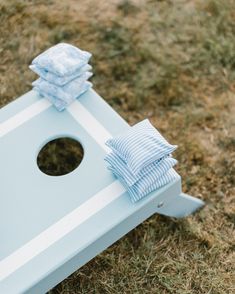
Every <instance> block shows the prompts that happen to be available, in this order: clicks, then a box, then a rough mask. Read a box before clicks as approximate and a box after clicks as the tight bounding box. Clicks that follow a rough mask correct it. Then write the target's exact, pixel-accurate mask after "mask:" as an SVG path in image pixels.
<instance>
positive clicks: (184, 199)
mask: <svg viewBox="0 0 235 294" xmlns="http://www.w3.org/2000/svg"><path fill="white" fill-rule="evenodd" d="M204 205H205V203H204V202H203V201H202V200H200V199H198V198H195V197H192V196H190V195H187V194H184V193H181V194H180V195H178V196H176V197H173V198H172V199H171V201H170V202H168V203H167V204H166V205H164V202H160V203H158V205H157V209H156V213H159V214H163V215H166V216H170V217H175V218H182V217H185V216H187V215H189V214H191V213H193V212H194V211H196V210H198V209H200V208H201V207H203V206H204Z"/></svg>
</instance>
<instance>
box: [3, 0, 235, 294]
mask: <svg viewBox="0 0 235 294" xmlns="http://www.w3.org/2000/svg"><path fill="white" fill-rule="evenodd" d="M234 11H235V3H234V1H233V0H226V1H223V0H208V1H200V0H197V1H186V0H181V1H179V0H176V1H170V0H168V1H167V0H165V1H164V0H162V1H157V0H155V1H154V0H152V1H150V0H148V1H147V0H146V1H141V0H139V1H138V0H135V1H128V0H125V1H118V0H115V1H101V0H99V1H97V0H80V1H75V0H68V1H65V0H64V1H63V0H61V1H53V0H50V1H45V0H44V1H43V0H41V1H17V0H11V1H7V0H1V1H0V20H1V26H0V44H1V46H0V52H1V58H0V72H1V75H0V84H1V87H0V95H1V99H0V106H4V105H6V104H7V103H9V102H10V101H12V100H13V99H15V98H16V97H17V96H19V95H21V94H23V93H24V92H25V91H27V90H29V89H30V88H31V82H32V81H33V80H34V79H35V75H34V74H33V73H31V72H30V70H29V69H28V65H29V64H30V62H31V60H32V58H33V57H35V56H36V55H37V54H38V53H40V52H41V51H43V50H44V49H46V48H48V47H49V46H51V45H53V44H55V43H58V42H60V41H66V42H69V43H72V44H75V45H77V46H79V47H81V48H84V49H86V50H88V51H91V52H92V53H93V59H92V65H93V67H94V72H95V75H94V78H93V83H94V88H95V90H97V92H98V93H100V94H101V95H102V96H103V97H104V98H105V99H106V100H107V101H108V102H109V103H110V104H111V105H112V106H113V107H114V108H115V109H116V110H117V111H118V112H119V113H120V114H121V115H122V116H123V117H124V118H125V119H126V120H127V121H128V122H130V123H131V124H133V123H136V122H137V121H139V120H141V119H143V118H145V117H149V118H150V119H151V121H152V122H153V124H154V125H155V126H156V127H157V128H158V129H159V130H160V131H161V132H162V133H163V134H164V136H166V137H167V138H168V139H169V140H170V141H171V142H172V143H176V144H178V145H179V148H178V151H177V152H176V158H177V159H178V160H179V164H178V167H177V170H178V172H179V173H180V174H181V175H182V178H183V186H184V191H185V192H188V193H190V194H192V195H196V196H199V197H201V198H203V199H204V200H205V201H206V203H207V205H206V207H205V208H204V209H203V210H201V211H200V212H198V213H196V214H195V215H193V216H190V217H188V218H186V219H183V220H174V219H169V218H165V217H162V216H159V215H155V216H153V217H151V218H150V219H148V220H147V221H145V222H144V223H143V224H142V225H140V226H139V227H138V228H136V229H135V230H133V231H132V232H131V233H129V234H128V235H127V236H126V237H124V238H122V240H120V241H118V242H117V243H116V244H114V245H113V246H112V247H111V248H109V249H108V250H106V251H105V252H104V253H102V254H101V255H99V256H98V257H96V258H95V259H93V260H92V261H91V262H89V263H88V264H87V265H85V266H84V267H83V268H82V269H80V270H79V271H77V272H76V273H74V274H73V275H72V276H70V277H69V278H67V279H66V280H65V281H63V282H62V283H61V284H60V285H58V286H57V287H56V288H55V289H53V290H51V291H50V293H180V294H186V293H195V294H197V293H203V294H204V293H211V294H229V293H234V292H235V288H234V284H235V281H234V270H235V269H234V261H235V259H234V257H235V254H234V244H235V238H234V222H235V205H234V182H235V181H234V175H235V168H234V166H235V156H234V155H235V152H234V149H235V148H234V147H235V141H234V138H235V129H234V128H235V120H234V117H235V116H234V113H235V99H234V98H235V83H234V77H235V40H234V34H235V26H234V23H235V13H234ZM55 205H56V203H55Z"/></svg>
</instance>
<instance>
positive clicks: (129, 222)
mask: <svg viewBox="0 0 235 294" xmlns="http://www.w3.org/2000/svg"><path fill="white" fill-rule="evenodd" d="M128 128H129V125H128V124H127V123H126V122H125V121H124V120H123V119H122V118H121V117H120V116H119V115H118V114H117V113H116V112H115V111H114V110H113V109H112V108H111V107H110V106H109V105H108V104H106V103H105V101H104V100H103V99H102V98H101V97H100V96H99V95H97V93H96V92H95V91H94V90H89V91H88V92H87V93H85V94H84V95H83V96H82V97H81V98H80V99H79V100H78V101H75V102H74V103H73V104H72V105H70V106H69V107H68V108H67V110H65V111H63V112H58V111H57V110H56V109H55V108H54V107H53V106H52V105H51V104H50V103H49V102H48V101H47V100H45V99H43V98H40V97H39V96H38V94H37V93H36V92H34V91H30V92H28V93H26V94H25V95H23V96H22V97H20V98H19V99H17V100H16V101H14V102H12V103H10V104H9V105H8V106H6V107H4V108H3V109H1V110H0V180H1V185H0V191H1V192H0V200H1V205H0V236H1V240H0V241H1V242H0V293H2V294H11V293H33V294H36V293H44V292H46V291H47V290H49V289H50V288H52V287H53V286H55V285H56V284H58V283H59V282H61V281H62V280H63V279H64V278H66V277H67V276H68V275H70V274H71V273H73V272H74V271H75V270H77V269H78V268H79V267H81V266H82V265H84V264H85V263H86V262H88V261H89V260H90V259H92V258H93V257H94V256H96V255H97V254H99V253H100V252H101V251H103V250H104V249H106V248H107V247H108V246H110V245H111V244H113V243H114V242H115V241H117V240H118V239H119V238H121V237H122V236H123V235H125V234H126V233H127V232H129V231H130V230H132V229H133V228H134V227H136V226H137V225H138V224H140V223H141V222H143V221H144V220H145V219H146V218H148V217H149V216H151V215H152V214H154V213H160V214H164V215H168V216H172V217H177V218H178V217H183V216H186V215H188V214H190V213H192V212H194V211H195V210H196V209H198V208H200V207H201V206H202V205H203V202H202V201H201V200H199V199H196V198H193V197H191V196H189V195H186V194H183V193H182V191H181V178H180V176H178V179H177V180H175V181H174V182H172V183H170V184H168V185H166V186H164V187H163V188H161V189H158V190H156V191H154V192H153V193H151V194H149V195H148V196H146V197H145V198H144V199H142V200H140V201H139V202H137V203H135V204H133V203H132V202H131V201H130V198H129V196H128V194H127V192H126V191H125V189H124V187H123V186H122V185H121V183H120V182H119V181H118V180H116V178H115V177H114V176H113V175H112V173H111V172H110V171H108V170H107V167H106V163H105V161H104V160H103V159H104V156H105V154H106V153H107V152H109V150H108V147H106V146H105V144H104V142H105V141H106V140H107V139H108V138H110V137H112V136H115V135H117V134H118V133H120V132H122V131H124V130H126V129H128ZM64 136H65V137H71V138H74V139H76V140H78V141H79V142H80V143H81V144H82V145H83V148H84V158H83V161H82V163H81V164H80V166H79V167H78V168H77V169H75V170H74V171H73V172H72V173H70V174H67V175H64V176H59V177H53V176H48V175H46V174H44V173H42V172H41V171H40V170H39V168H38V166H37V161H36V159H37V155H38V153H39V151H40V149H41V148H42V146H44V145H45V144H46V143H47V142H49V141H51V140H53V139H55V138H58V137H64Z"/></svg>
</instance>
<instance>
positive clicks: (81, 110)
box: [67, 100, 112, 152]
mask: <svg viewBox="0 0 235 294" xmlns="http://www.w3.org/2000/svg"><path fill="white" fill-rule="evenodd" d="M67 111H68V112H69V113H70V114H71V115H72V117H73V118H74V119H75V120H76V121H77V122H78V123H79V124H80V125H82V127H83V128H84V129H85V130H86V131H87V132H88V133H89V135H90V136H92V137H93V139H95V141H96V142H97V143H98V144H99V145H100V146H101V147H102V148H103V149H104V150H105V151H107V152H110V148H109V147H108V146H106V145H105V141H107V140H108V139H110V138H111V137H112V135H111V134H110V133H109V132H108V131H107V130H106V129H105V128H104V127H103V126H102V124H101V123H100V122H99V121H98V120H97V119H96V118H95V117H94V116H93V115H92V114H91V113H90V112H89V111H88V110H87V109H86V108H85V107H84V106H83V105H82V104H81V103H80V102H79V101H78V100H76V101H74V102H73V103H72V104H71V105H70V106H69V107H67Z"/></svg>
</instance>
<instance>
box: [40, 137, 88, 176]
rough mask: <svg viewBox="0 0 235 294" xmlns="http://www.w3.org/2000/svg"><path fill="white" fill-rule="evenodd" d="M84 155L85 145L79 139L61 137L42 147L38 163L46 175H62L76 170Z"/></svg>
mask: <svg viewBox="0 0 235 294" xmlns="http://www.w3.org/2000/svg"><path fill="white" fill-rule="evenodd" d="M83 157H84V150H83V147H82V145H81V144H80V143H79V142H78V141H77V140H75V139H72V138H68V137H61V138H57V139H54V140H52V141H50V142H48V143H47V144H46V145H44V146H43V147H42V148H41V150H40V151H39V153H38V156H37V165H38V167H39V169H40V170H41V171H42V172H43V173H44V174H46V175H49V176H62V175H67V174H69V173H71V172H72V171H73V170H75V169H76V168H77V167H78V166H79V165H80V164H81V162H82V159H83Z"/></svg>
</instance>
